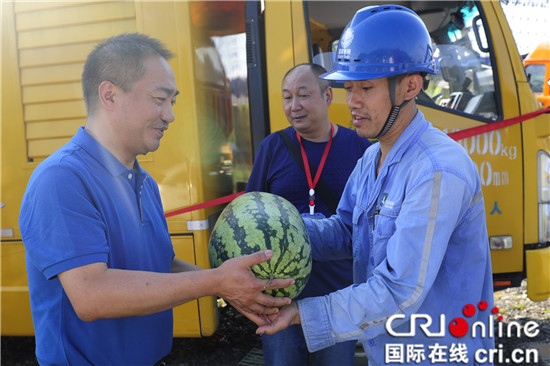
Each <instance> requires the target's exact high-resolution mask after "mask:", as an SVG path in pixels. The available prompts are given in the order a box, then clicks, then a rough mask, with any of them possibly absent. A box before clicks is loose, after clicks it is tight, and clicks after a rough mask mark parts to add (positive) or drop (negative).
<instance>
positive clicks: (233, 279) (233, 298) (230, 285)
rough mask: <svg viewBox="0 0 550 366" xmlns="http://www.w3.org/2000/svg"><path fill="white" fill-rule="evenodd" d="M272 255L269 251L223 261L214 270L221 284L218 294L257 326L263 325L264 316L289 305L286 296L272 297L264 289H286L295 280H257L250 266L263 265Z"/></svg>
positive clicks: (288, 299)
mask: <svg viewBox="0 0 550 366" xmlns="http://www.w3.org/2000/svg"><path fill="white" fill-rule="evenodd" d="M272 256H273V252H272V251H271V250H266V251H262V252H257V253H253V254H250V255H245V256H242V257H237V258H233V259H230V260H228V261H225V262H224V263H223V264H222V265H221V266H220V267H218V268H217V269H216V270H217V271H219V272H220V274H221V275H220V279H221V283H220V286H219V290H218V293H217V295H218V296H219V297H221V298H223V299H225V300H226V301H228V302H229V303H231V305H233V307H235V308H236V309H237V310H239V311H240V312H241V313H243V315H245V316H246V317H248V318H249V319H250V320H252V321H253V322H255V323H256V324H265V322H266V321H267V320H266V318H265V317H264V315H269V314H275V313H277V312H278V311H279V309H278V307H280V306H284V305H287V304H290V301H291V300H290V298H288V297H273V296H271V295H267V294H265V293H263V291H265V290H274V289H278V288H286V287H288V286H291V285H293V284H294V279H292V278H286V279H273V280H262V279H259V278H256V277H255V276H254V273H252V271H251V270H250V267H252V266H254V265H256V264H259V263H262V262H265V261H267V260H268V259H269V258H271V257H272Z"/></svg>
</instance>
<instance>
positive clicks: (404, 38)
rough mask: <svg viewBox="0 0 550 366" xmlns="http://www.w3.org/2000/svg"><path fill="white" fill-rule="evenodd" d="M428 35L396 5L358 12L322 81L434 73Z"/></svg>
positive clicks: (407, 11)
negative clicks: (332, 66)
mask: <svg viewBox="0 0 550 366" xmlns="http://www.w3.org/2000/svg"><path fill="white" fill-rule="evenodd" d="M436 72H437V71H436V64H435V60H434V57H433V48H432V43H431V40H430V34H429V33H428V30H427V29H426V26H425V25H424V23H423V22H422V20H421V19H420V17H419V16H418V15H417V14H416V13H415V12H413V11H412V10H410V9H408V8H405V7H403V6H399V5H383V6H371V7H366V8H363V9H360V10H358V11H357V13H355V16H354V17H353V19H352V20H351V22H349V24H348V25H347V26H346V28H345V29H344V32H343V33H342V36H341V38H340V42H339V43H338V50H337V52H336V59H335V62H334V68H333V69H332V70H331V71H329V72H327V73H326V74H323V75H321V76H320V77H321V78H322V79H326V80H335V81H345V80H369V79H378V78H384V77H391V76H395V75H399V74H409V73H428V74H435V73H436Z"/></svg>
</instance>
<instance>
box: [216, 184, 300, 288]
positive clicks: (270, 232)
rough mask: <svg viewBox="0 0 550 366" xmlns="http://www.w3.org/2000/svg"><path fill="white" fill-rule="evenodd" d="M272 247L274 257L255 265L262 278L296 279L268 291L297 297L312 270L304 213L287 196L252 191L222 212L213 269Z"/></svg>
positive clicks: (217, 222)
mask: <svg viewBox="0 0 550 366" xmlns="http://www.w3.org/2000/svg"><path fill="white" fill-rule="evenodd" d="M266 249H271V250H272V251H273V257H271V258H270V259H269V260H268V261H266V262H263V263H260V264H257V265H255V266H253V267H252V268H251V270H252V272H253V273H254V275H255V276H256V277H258V278H261V279H275V278H294V280H295V284H294V285H292V286H290V287H287V288H284V289H275V290H267V291H265V292H266V293H268V294H270V295H272V296H284V297H290V298H295V297H296V296H298V295H299V294H300V292H301V291H302V290H303V289H304V287H305V286H306V283H307V280H308V278H309V274H310V272H311V244H310V241H309V235H308V233H307V229H306V227H305V224H304V220H303V219H302V216H301V215H300V213H299V212H298V210H297V209H296V207H294V205H293V204H292V203H290V202H289V201H287V200H286V199H284V198H282V197H280V196H277V195H274V194H271V193H265V192H249V193H245V194H243V195H241V196H239V197H237V198H236V199H234V200H233V201H232V202H231V203H230V204H229V205H227V207H225V209H224V210H223V211H222V213H221V215H220V217H219V218H218V220H217V221H216V224H215V225H214V229H213V230H212V233H211V235H210V242H209V245H208V254H209V257H210V264H211V266H212V267H213V268H216V267H219V266H220V265H221V264H222V263H223V262H225V261H226V260H228V259H230V258H235V257H239V256H242V255H247V254H252V253H255V252H258V251H261V250H266Z"/></svg>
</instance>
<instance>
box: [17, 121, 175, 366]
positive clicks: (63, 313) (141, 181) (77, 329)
mask: <svg viewBox="0 0 550 366" xmlns="http://www.w3.org/2000/svg"><path fill="white" fill-rule="evenodd" d="M19 226H20V229H21V236H22V238H23V242H24V244H25V249H26V260H27V275H28V280H29V292H30V300H31V311H32V316H33V322H34V328H35V334H36V355H37V358H38V361H39V363H40V364H44V365H52V364H56V365H61V364H71V365H152V364H154V363H155V362H157V361H158V360H159V359H161V358H162V357H164V356H165V355H166V354H168V353H169V352H170V349H171V347H172V338H173V333H172V332H173V330H172V324H173V323H172V322H173V319H172V310H167V311H163V312H160V313H156V314H152V315H148V316H140V317H127V318H119V319H101V320H96V321H93V322H84V321H82V320H80V319H79V318H78V316H77V315H76V313H75V311H74V309H73V307H72V305H71V303H70V301H69V299H68V298H67V295H66V293H65V292H64V291H63V287H62V286H61V283H60V281H59V279H58V277H57V275H58V274H59V273H61V272H64V271H67V270H69V269H72V268H75V267H79V266H83V265H87V264H91V263H97V262H104V263H107V266H108V267H109V268H117V269H126V270H141V271H152V272H163V273H168V272H170V271H171V265H172V260H173V258H174V250H173V247H172V242H171V240H170V236H169V233H168V227H167V224H166V219H165V218H164V210H163V207H162V204H161V199H160V194H159V190H158V186H157V184H156V182H155V181H154V180H153V178H152V177H151V176H150V175H149V174H148V173H147V172H145V171H144V170H142V169H141V168H140V167H139V164H138V163H137V161H136V162H135V169H130V170H129V169H127V168H126V167H124V165H122V164H121V163H120V162H119V161H118V160H117V159H116V158H115V157H114V156H113V155H112V154H111V153H110V152H109V151H107V150H106V149H105V148H104V147H103V146H101V145H100V144H99V143H98V142H97V141H96V140H94V139H93V138H92V137H91V136H90V135H89V134H88V133H87V132H86V131H85V130H84V128H80V129H79V130H78V132H77V134H76V135H75V136H74V137H73V138H72V140H71V141H70V142H69V143H68V144H66V145H65V146H63V147H62V148H61V149H59V150H58V151H56V152H55V153H54V154H52V155H51V156H50V157H49V158H47V159H46V160H44V161H43V162H42V163H41V164H40V165H39V166H38V167H37V168H36V169H35V171H34V172H33V174H32V176H31V179H30V181H29V184H28V186H27V190H26V192H25V196H24V197H23V202H22V205H21V214H20V217H19Z"/></svg>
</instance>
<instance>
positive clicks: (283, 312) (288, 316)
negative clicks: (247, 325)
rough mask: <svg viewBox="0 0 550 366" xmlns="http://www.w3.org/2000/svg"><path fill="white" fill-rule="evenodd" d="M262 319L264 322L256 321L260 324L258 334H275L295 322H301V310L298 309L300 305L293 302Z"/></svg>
mask: <svg viewBox="0 0 550 366" xmlns="http://www.w3.org/2000/svg"><path fill="white" fill-rule="evenodd" d="M261 320H263V324H262V322H259V323H256V324H257V325H259V327H258V329H257V330H256V334H274V333H277V332H279V331H281V330H284V329H286V328H288V327H289V326H291V325H293V324H300V323H301V321H300V310H298V305H297V304H296V303H295V302H293V303H291V304H290V305H287V306H284V307H283V308H281V309H280V311H279V312H278V313H276V314H271V315H266V316H264V318H263V319H261Z"/></svg>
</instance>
